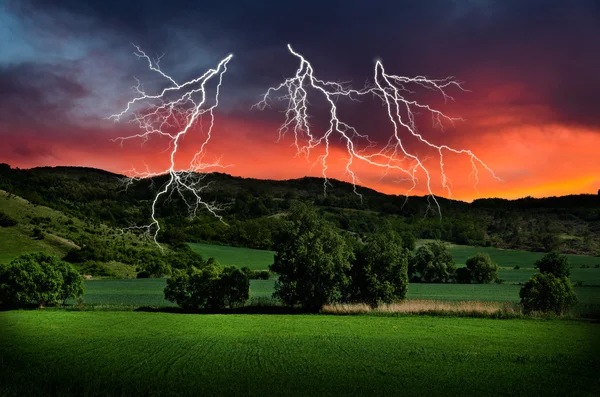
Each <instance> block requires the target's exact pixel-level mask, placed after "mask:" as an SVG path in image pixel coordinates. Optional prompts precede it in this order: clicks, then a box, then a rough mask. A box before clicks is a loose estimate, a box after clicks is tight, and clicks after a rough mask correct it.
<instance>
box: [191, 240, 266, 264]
mask: <svg viewBox="0 0 600 397" xmlns="http://www.w3.org/2000/svg"><path fill="white" fill-rule="evenodd" d="M189 246H190V247H191V248H192V249H193V250H194V251H196V252H197V253H199V254H200V255H202V257H203V258H204V259H208V258H210V257H213V258H215V259H216V260H217V261H218V262H219V263H220V264H221V265H224V266H236V267H240V268H242V267H244V266H247V267H249V268H250V269H252V270H267V269H268V268H269V265H271V264H272V263H273V257H274V255H275V253H274V252H273V251H265V250H257V249H250V248H238V247H229V246H226V245H213V244H198V243H190V244H189Z"/></svg>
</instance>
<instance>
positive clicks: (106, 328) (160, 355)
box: [0, 310, 600, 396]
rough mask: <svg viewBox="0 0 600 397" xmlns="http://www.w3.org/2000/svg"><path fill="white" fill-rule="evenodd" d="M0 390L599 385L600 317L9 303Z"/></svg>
mask: <svg viewBox="0 0 600 397" xmlns="http://www.w3.org/2000/svg"><path fill="white" fill-rule="evenodd" d="M0 328H2V329H1V330H0V332H2V335H3V337H2V338H0V354H1V355H2V358H1V360H0V385H2V386H1V388H2V389H1V390H2V391H1V392H0V394H3V395H7V396H12V395H14V396H22V395H32V396H33V395H35V396H45V395H61V396H68V395H98V396H114V395H118V396H124V395H128V396H130V395H131V396H133V395H146V396H159V395H190V396H211V395H218V396H227V395H232V396H233V395H235V396H321V395H330V396H362V395H365V396H396V395H402V396H411V395H419V396H465V395H477V396H487V395H520V396H564V395H578V396H594V395H597V392H598V390H600V379H599V378H598V371H599V370H600V358H599V357H600V351H599V346H598V344H597V341H598V340H600V324H593V323H585V322H579V321H560V320H559V321H556V320H555V321H549V320H543V321H540V320H491V319H471V318H444V317H428V316H420V317H417V316H408V317H396V318H394V317H373V316H326V315H287V316H286V315H181V314H168V313H142V312H65V311H48V310H45V311H41V310H36V311H15V312H3V313H0Z"/></svg>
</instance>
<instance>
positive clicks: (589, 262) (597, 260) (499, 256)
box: [449, 245, 600, 268]
mask: <svg viewBox="0 0 600 397" xmlns="http://www.w3.org/2000/svg"><path fill="white" fill-rule="evenodd" d="M449 250H450V252H451V253H452V257H453V258H454V260H455V261H456V263H457V264H464V263H466V262H467V259H468V258H469V257H471V256H473V255H475V254H477V253H478V252H481V253H486V254H488V255H489V256H490V257H491V258H492V260H493V261H494V262H496V263H497V264H498V265H499V266H501V267H514V266H516V265H519V266H521V267H522V268H533V266H534V264H535V261H537V260H538V259H540V258H541V257H542V256H544V255H545V253H543V252H529V251H517V250H503V249H498V248H493V247H471V246H466V245H452V246H450V247H449ZM567 257H568V258H569V263H570V264H571V266H574V267H580V266H583V265H585V266H595V265H600V257H597V256H586V255H567Z"/></svg>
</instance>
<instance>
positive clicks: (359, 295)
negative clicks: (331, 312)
mask: <svg viewBox="0 0 600 397" xmlns="http://www.w3.org/2000/svg"><path fill="white" fill-rule="evenodd" d="M408 257H409V251H408V249H406V248H403V243H402V239H401V238H400V236H399V235H398V234H397V233H396V232H394V231H391V230H387V231H382V232H379V233H377V234H374V235H372V236H370V237H369V238H368V239H367V241H366V244H365V245H364V246H363V247H360V248H359V249H358V250H357V252H356V259H355V260H354V261H353V263H352V268H351V269H350V280H351V281H350V284H349V287H348V293H347V296H345V297H344V300H346V301H348V302H362V303H367V304H369V305H370V306H371V307H372V308H375V307H377V306H378V305H379V304H380V303H392V302H395V301H399V300H402V299H404V298H405V297H406V290H407V287H408Z"/></svg>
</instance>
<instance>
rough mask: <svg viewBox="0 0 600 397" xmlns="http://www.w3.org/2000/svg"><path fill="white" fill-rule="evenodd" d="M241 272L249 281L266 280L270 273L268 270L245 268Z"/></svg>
mask: <svg viewBox="0 0 600 397" xmlns="http://www.w3.org/2000/svg"><path fill="white" fill-rule="evenodd" d="M241 270H242V273H244V274H245V275H246V277H248V279H249V280H268V279H269V278H270V277H271V272H270V271H268V270H252V269H250V268H249V267H246V266H244V267H243V268H242V269H241Z"/></svg>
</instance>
